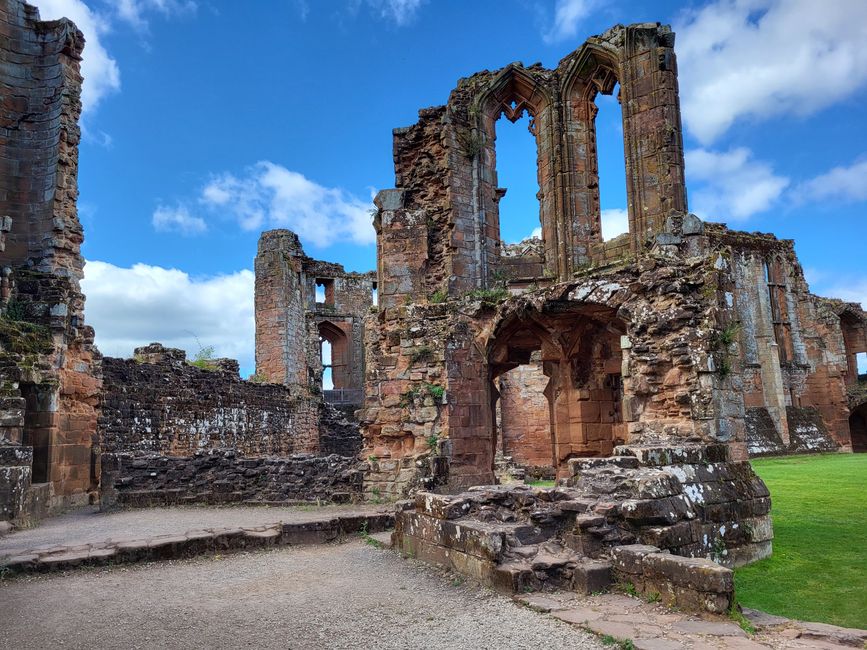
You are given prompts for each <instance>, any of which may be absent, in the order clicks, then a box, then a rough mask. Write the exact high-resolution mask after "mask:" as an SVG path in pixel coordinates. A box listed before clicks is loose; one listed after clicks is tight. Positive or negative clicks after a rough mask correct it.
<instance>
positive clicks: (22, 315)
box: [3, 298, 27, 322]
mask: <svg viewBox="0 0 867 650" xmlns="http://www.w3.org/2000/svg"><path fill="white" fill-rule="evenodd" d="M3 316H4V317H5V318H6V320H11V321H18V322H26V321H27V305H26V304H25V303H23V302H21V301H19V300H15V299H14V298H13V299H12V300H10V301H9V302H8V303H6V309H4V310H3Z"/></svg>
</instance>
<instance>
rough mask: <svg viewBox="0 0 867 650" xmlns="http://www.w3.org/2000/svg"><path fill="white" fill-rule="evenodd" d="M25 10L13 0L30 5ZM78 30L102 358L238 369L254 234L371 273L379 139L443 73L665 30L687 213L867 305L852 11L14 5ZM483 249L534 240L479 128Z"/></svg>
mask: <svg viewBox="0 0 867 650" xmlns="http://www.w3.org/2000/svg"><path fill="white" fill-rule="evenodd" d="M31 1H33V0H31ZM35 4H36V5H37V6H39V7H40V9H41V12H42V16H43V18H56V17H59V16H61V15H65V16H68V17H70V18H72V19H73V20H75V21H76V23H77V24H78V25H79V27H80V28H81V29H82V30H83V31H84V32H85V36H86V38H87V42H88V44H87V46H86V48H85V53H84V56H85V62H84V71H85V74H86V76H87V78H86V81H85V90H84V103H85V110H84V115H83V119H82V123H83V127H84V131H85V137H84V142H83V143H82V145H81V150H80V171H79V185H80V190H81V197H80V202H79V211H80V217H81V219H82V222H83V224H84V227H85V237H86V240H85V244H84V247H83V253H84V255H85V257H86V259H87V260H88V265H87V267H86V269H85V273H86V279H85V283H84V288H85V291H86V293H87V296H88V302H87V312H86V315H87V319H88V321H89V322H90V323H91V324H93V325H94V327H95V328H96V331H97V342H98V344H99V345H100V347H101V349H102V350H103V351H104V352H105V353H106V354H110V355H117V356H120V355H127V354H130V353H131V352H132V348H133V347H134V346H135V345H139V344H145V343H148V342H150V341H152V340H159V341H162V342H164V343H166V344H170V345H176V346H178V347H184V348H186V349H188V350H189V351H190V352H191V353H194V352H195V351H196V350H197V349H198V348H199V346H200V345H201V346H208V345H213V346H215V347H216V350H217V353H218V354H222V355H226V356H232V357H236V358H239V360H240V361H241V365H242V373H244V374H248V373H250V372H252V370H253V368H252V366H253V363H252V356H253V330H252V324H253V320H252V280H253V278H252V272H251V269H252V263H253V258H254V256H255V251H256V241H257V238H258V235H259V233H260V232H261V230H263V229H267V228H275V227H289V228H292V229H293V230H296V231H297V232H299V233H300V234H301V237H302V241H303V242H304V245H305V249H306V250H307V252H308V254H309V255H311V256H313V257H317V258H320V259H328V260H331V261H337V262H341V263H343V264H344V265H345V266H346V267H347V268H348V269H351V270H368V269H371V268H373V267H374V256H375V250H374V246H373V231H372V228H370V226H369V223H368V220H369V216H368V210H369V208H370V200H371V196H372V193H373V192H375V191H376V190H377V189H382V188H388V187H391V186H392V185H393V162H392V150H391V146H392V145H391V129H392V128H394V127H399V126H407V125H409V124H412V123H413V122H415V120H416V116H417V111H418V109H419V108H423V107H426V106H432V105H437V104H442V103H444V102H445V101H446V99H447V98H448V94H449V92H450V91H451V89H452V88H453V87H454V86H455V84H456V82H457V80H458V78H460V77H462V76H466V75H469V74H472V73H473V72H476V71H479V70H483V69H486V68H487V69H496V68H499V67H502V66H504V65H506V64H508V63H510V62H512V61H523V62H524V63H526V64H531V63H533V62H535V61H541V62H542V63H543V64H544V65H546V66H548V67H554V66H556V64H557V62H558V61H559V59H561V58H562V57H563V56H565V55H566V54H568V53H569V52H570V51H572V50H573V49H575V48H577V47H578V46H579V45H580V44H581V43H582V42H583V41H584V40H585V39H586V38H587V37H588V36H590V35H592V34H597V33H600V32H602V31H604V30H605V29H607V28H608V27H610V26H611V25H613V24H615V23H618V22H620V23H631V22H642V21H660V22H663V23H670V24H672V25H673V27H674V29H675V30H676V31H677V44H676V51H677V54H678V63H679V67H680V91H681V101H682V106H683V116H684V126H685V147H686V150H687V180H688V188H689V202H690V209H691V210H692V211H693V212H696V213H697V214H699V215H700V216H702V217H703V218H707V219H710V220H714V221H724V222H727V223H728V224H729V225H730V226H732V227H735V228H739V229H744V230H750V231H753V230H759V231H764V232H774V233H776V234H777V235H778V236H780V237H785V238H793V239H795V240H796V241H797V251H798V253H799V255H800V258H801V262H802V264H803V265H804V267H805V269H806V270H807V274H808V279H809V280H810V282H811V286H812V288H813V290H814V291H815V292H817V293H821V294H828V295H838V296H840V297H843V298H846V299H848V300H858V301H862V302H863V301H867V273H865V257H864V250H865V243H867V219H865V212H867V111H865V110H864V106H865V100H867V48H865V47H864V43H867V2H864V0H826V1H825V2H822V3H821V4H819V3H815V2H814V1H813V0H734V1H730V0H711V1H710V2H674V1H668V2H666V1H663V0H658V1H656V2H653V3H648V2H645V1H628V0H624V1H621V2H616V1H605V2H603V1H602V0H536V1H534V0H478V1H473V2H468V1H466V0H427V1H425V0H249V1H247V2H237V1H236V0H36V1H35ZM600 103H601V109H600V115H599V118H598V128H599V134H600V144H599V148H600V156H601V166H600V172H601V186H602V201H603V206H602V207H603V216H604V218H605V231H606V234H609V235H610V234H613V233H614V232H616V231H617V230H618V226H620V227H622V224H623V221H624V218H625V217H624V214H625V213H624V208H625V196H624V193H625V192H624V184H625V183H624V179H623V159H622V132H621V129H620V125H619V117H618V113H617V111H618V110H619V109H618V106H617V104H616V102H615V101H613V100H612V99H611V98H602V100H600ZM498 128H499V132H498V142H497V145H498V164H499V173H500V184H501V185H502V186H505V187H508V188H509V194H508V195H507V197H506V198H505V199H504V202H503V206H502V208H503V213H504V216H503V220H504V225H503V232H504V238H505V239H507V240H512V241H514V240H518V239H521V238H522V237H524V236H526V235H529V234H530V233H531V232H532V231H533V229H534V228H536V227H537V226H538V212H537V210H538V208H537V204H535V196H534V195H535V192H536V189H537V187H536V178H535V164H534V161H535V146H534V143H533V141H532V138H531V137H530V136H529V134H528V133H527V131H526V124H522V123H518V124H516V125H512V124H509V123H508V122H505V121H504V120H501V121H500V123H498Z"/></svg>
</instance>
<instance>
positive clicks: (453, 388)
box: [360, 217, 746, 494]
mask: <svg viewBox="0 0 867 650" xmlns="http://www.w3.org/2000/svg"><path fill="white" fill-rule="evenodd" d="M682 221H683V220H681V221H680V222H679V223H677V224H674V223H672V224H671V228H672V232H669V233H664V234H665V236H664V237H663V236H660V237H661V240H662V241H664V242H667V243H665V244H659V243H657V245H656V246H655V247H654V248H653V249H652V251H651V253H650V254H649V255H647V256H645V257H643V258H642V259H641V260H640V261H639V262H638V263H636V264H628V265H623V266H619V267H616V268H610V269H602V270H598V271H588V272H586V273H585V274H584V276H583V277H582V278H581V279H576V280H573V281H572V282H569V283H563V284H558V285H554V286H552V287H551V288H549V289H537V290H535V291H526V292H524V293H522V294H521V295H516V296H513V297H508V295H509V294H508V293H507V292H503V293H502V294H499V295H491V294H485V295H484V296H480V297H476V296H468V297H466V298H464V299H463V300H460V301H449V300H447V301H445V302H443V303H441V304H410V305H407V306H403V307H394V308H390V309H389V308H383V307H380V309H379V312H378V315H377V318H376V319H371V321H370V327H369V333H368V339H367V341H368V343H367V345H368V348H367V349H368V362H367V363H368V368H370V369H371V371H370V372H368V385H367V392H366V402H365V408H364V409H363V410H362V411H361V412H360V417H361V421H362V424H363V427H364V435H365V449H364V451H363V452H362V454H363V455H364V456H365V457H369V458H373V459H375V462H372V463H371V466H370V471H369V473H368V482H369V485H370V486H371V487H375V488H376V489H377V490H380V491H383V490H389V491H391V492H393V493H395V494H400V493H403V492H406V491H408V490H411V489H413V488H414V487H419V486H420V487H427V488H431V487H437V486H440V487H444V488H446V489H458V488H461V487H466V486H470V485H478V484H483V483H490V482H492V481H493V474H492V468H493V455H494V451H495V445H496V438H497V430H496V426H495V425H496V410H497V409H496V404H497V397H498V395H497V392H496V390H495V389H494V385H493V381H492V380H493V379H494V378H496V377H499V376H502V375H503V373H504V372H507V371H509V370H511V369H512V368H516V367H521V366H522V365H523V364H526V363H528V362H529V361H530V359H531V355H532V354H533V353H534V351H537V350H538V351H540V352H541V357H540V358H541V361H542V364H543V368H544V375H545V377H546V379H549V383H550V387H547V386H546V387H542V386H541V385H540V386H539V388H541V389H542V390H543V391H544V393H543V394H544V396H545V401H546V404H547V405H548V411H549V413H550V418H549V422H548V423H549V425H550V426H551V427H552V433H553V436H552V437H553V439H554V441H553V444H554V449H555V454H554V455H555V464H556V466H557V467H558V470H562V471H565V468H566V464H567V462H568V460H569V459H570V458H573V457H577V456H606V455H610V454H611V452H612V449H613V446H614V445H616V444H618V443H619V442H627V443H631V444H638V443H649V442H654V441H660V440H663V441H664V440H688V439H692V440H703V441H705V442H708V443H710V442H725V443H727V444H728V445H729V446H730V447H731V450H732V454H733V455H734V456H735V457H737V458H739V459H740V458H744V457H745V456H746V446H745V432H744V424H743V418H744V410H743V400H742V398H739V395H740V393H741V376H740V374H739V369H734V370H732V369H731V368H728V367H727V366H726V367H727V369H726V370H725V371H721V370H720V367H721V366H724V365H725V364H724V363H723V361H724V359H725V358H726V357H727V354H728V352H727V351H725V350H721V349H720V347H719V344H718V342H717V339H718V333H719V332H720V331H721V330H722V329H723V328H724V327H725V324H726V323H727V322H728V321H727V319H730V318H731V317H732V313H731V308H730V307H728V306H727V304H726V301H725V292H724V290H723V288H722V287H723V286H724V285H725V282H726V277H727V274H726V271H725V270H724V269H719V268H716V267H715V265H714V260H713V258H704V257H685V256H684V253H685V252H687V251H688V250H690V249H691V248H692V247H695V246H700V244H699V243H697V242H696V241H695V240H700V239H703V238H704V235H703V234H702V229H701V227H700V225H701V224H700V222H698V221H697V220H695V219H694V218H692V217H691V218H690V219H686V221H688V222H689V224H690V225H689V227H688V228H684V226H683V223H682ZM685 230H687V231H689V233H690V234H687V235H685V234H683V233H684V231H685ZM673 242H679V243H673ZM537 397H538V395H537ZM500 408H501V410H502V409H504V408H505V409H508V408H511V406H510V405H508V404H506V403H505V402H504V403H503V405H502V406H501V407H500ZM431 443H433V444H431ZM513 452H514V450H512V451H510V452H509V453H513Z"/></svg>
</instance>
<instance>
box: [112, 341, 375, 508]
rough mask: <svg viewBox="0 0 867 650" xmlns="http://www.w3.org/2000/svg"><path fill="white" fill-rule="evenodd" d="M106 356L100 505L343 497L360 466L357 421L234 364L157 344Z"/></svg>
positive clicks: (350, 492)
mask: <svg viewBox="0 0 867 650" xmlns="http://www.w3.org/2000/svg"><path fill="white" fill-rule="evenodd" d="M135 352H136V353H135V356H134V358H132V359H113V358H105V359H104V360H103V369H104V376H105V388H104V390H103V392H102V395H101V401H100V418H99V437H100V441H101V445H102V494H101V504H102V506H103V508H110V507H112V506H114V505H115V504H117V503H120V504H125V505H155V504H165V503H193V502H196V503H224V502H238V501H257V502H263V501H264V502H271V501H273V502H277V501H280V502H284V501H286V500H308V501H309V500H317V499H324V500H338V501H340V500H343V501H345V500H349V499H350V498H355V495H357V493H358V490H359V485H360V480H361V478H360V477H361V475H360V473H359V471H358V468H357V464H358V463H357V460H356V457H357V454H358V450H359V448H360V446H361V438H360V435H359V433H358V427H357V424H356V423H354V422H352V421H349V420H347V419H346V417H345V416H344V415H343V414H341V413H340V412H339V411H337V409H335V408H334V407H332V406H331V405H328V404H323V403H322V402H321V401H320V400H319V399H318V398H315V397H310V396H298V395H295V394H294V393H293V391H292V390H291V389H290V388H288V387H287V386H284V385H282V384H270V383H262V382H253V381H242V380H241V379H240V378H239V377H238V364H237V362H236V361H233V360H228V359H215V360H210V361H207V362H204V363H200V364H199V366H202V367H199V366H197V365H192V364H190V363H188V362H187V361H186V355H185V353H184V352H183V350H175V349H167V348H164V347H162V346H161V345H159V344H151V345H149V346H146V347H143V348H138V349H137V350H136V351H135Z"/></svg>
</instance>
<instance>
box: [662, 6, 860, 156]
mask: <svg viewBox="0 0 867 650" xmlns="http://www.w3.org/2000/svg"><path fill="white" fill-rule="evenodd" d="M675 31H676V32H677V56H678V68H679V74H680V96H681V102H682V106H683V115H684V121H685V122H686V125H687V127H688V129H689V130H690V132H691V133H692V134H693V135H695V136H696V137H697V138H698V139H699V140H700V141H701V142H702V143H703V144H705V145H707V144H709V143H711V142H713V141H714V140H716V139H717V138H718V137H719V136H720V135H722V134H723V133H724V132H725V131H726V130H728V129H729V127H731V126H732V124H734V123H735V122H736V121H737V120H739V119H743V118H753V119H760V120H761V119H767V118H769V117H772V116H775V115H784V114H794V115H798V116H806V115H811V114H813V113H815V112H817V111H819V110H821V109H823V108H825V107H827V106H830V105H831V104H833V103H835V102H838V101H840V100H841V99H844V98H846V97H849V96H851V95H852V94H853V93H855V92H856V91H858V90H859V89H860V88H862V87H863V86H864V85H865V84H867V47H865V46H864V44H865V43H867V2H864V1H863V0H854V1H852V0H825V1H824V2H816V1H815V0H716V1H715V2H712V3H710V4H708V5H706V6H704V7H702V8H701V9H698V10H695V11H690V12H687V13H686V14H684V18H683V19H682V21H680V24H676V25H675Z"/></svg>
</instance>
